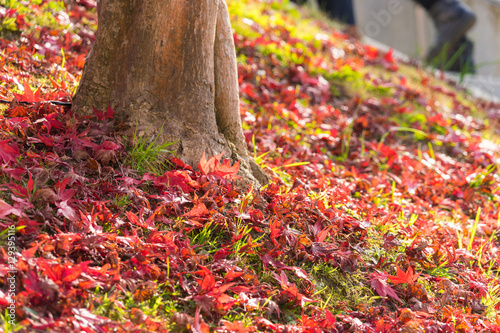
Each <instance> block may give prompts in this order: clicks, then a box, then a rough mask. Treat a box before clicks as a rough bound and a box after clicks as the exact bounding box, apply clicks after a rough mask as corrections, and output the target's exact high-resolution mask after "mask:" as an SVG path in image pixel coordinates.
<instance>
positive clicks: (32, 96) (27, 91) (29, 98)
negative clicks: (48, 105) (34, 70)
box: [12, 81, 42, 103]
mask: <svg viewBox="0 0 500 333" xmlns="http://www.w3.org/2000/svg"><path fill="white" fill-rule="evenodd" d="M23 88H24V93H23V94H16V93H12V94H13V95H14V97H16V99H17V100H18V101H19V102H27V103H33V102H39V101H41V100H42V98H41V97H40V88H38V90H37V91H35V92H34V93H33V90H31V87H30V85H29V83H28V82H26V81H25V82H24V83H23Z"/></svg>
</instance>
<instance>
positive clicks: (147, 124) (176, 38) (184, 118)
mask: <svg viewBox="0 0 500 333" xmlns="http://www.w3.org/2000/svg"><path fill="white" fill-rule="evenodd" d="M97 10H98V21H99V26H98V30H97V35H96V42H95V45H94V48H93V50H92V52H91V53H90V54H89V57H88V59H87V63H86V64H85V68H84V71H83V75H82V79H81V82H80V86H79V87H78V90H77V92H76V94H75V96H74V99H73V105H74V110H75V112H77V113H80V114H91V113H92V110H93V108H94V107H95V108H97V109H106V108H107V107H108V106H109V105H110V106H111V107H112V108H113V109H114V110H115V117H116V120H115V121H116V122H117V123H123V124H126V127H127V128H128V129H126V132H128V133H127V134H129V135H130V136H131V135H132V134H134V133H136V134H137V135H146V136H159V137H158V139H159V140H157V141H158V142H175V144H174V145H173V146H172V147H173V149H175V150H176V151H177V156H178V157H179V158H181V159H182V160H183V161H184V162H186V163H188V164H191V165H193V166H196V163H197V162H199V160H200V158H201V156H202V155H203V152H205V153H206V154H207V155H208V156H211V155H212V156H214V155H217V154H220V153H221V152H222V151H225V152H226V154H227V155H226V156H225V157H226V158H228V157H230V158H232V159H233V160H241V169H240V170H241V176H242V177H244V178H246V179H248V180H250V181H251V182H253V183H256V184H257V183H260V184H265V183H267V177H266V175H265V173H264V172H263V170H262V169H261V168H260V167H259V166H257V165H256V164H255V162H254V161H253V159H252V158H251V157H250V156H249V155H248V150H247V147H246V143H245V140H244V137H243V133H242V129H241V117H240V114H239V97H238V74H237V65H236V54H235V47H234V42H233V37H232V31H231V25H230V21H229V14H228V11H227V5H226V3H225V0H197V1H192V0H162V1H160V0H101V1H100V2H98V8H97Z"/></svg>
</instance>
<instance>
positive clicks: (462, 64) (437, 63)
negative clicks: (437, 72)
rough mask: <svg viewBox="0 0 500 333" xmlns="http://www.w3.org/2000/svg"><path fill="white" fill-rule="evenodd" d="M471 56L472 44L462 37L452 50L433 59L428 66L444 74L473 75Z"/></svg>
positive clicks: (472, 51) (473, 66) (473, 65)
mask: <svg viewBox="0 0 500 333" xmlns="http://www.w3.org/2000/svg"><path fill="white" fill-rule="evenodd" d="M443 52H444V51H443ZM473 55H474V43H473V42H472V41H471V40H470V39H468V38H467V37H465V36H463V37H462V38H460V40H459V41H458V42H457V44H456V45H455V46H454V47H453V48H451V49H449V50H446V54H445V55H444V56H442V57H441V56H439V57H437V58H435V59H433V60H432V61H431V63H430V64H431V65H432V66H433V67H435V68H438V69H441V70H443V71H445V72H455V73H460V74H475V64H474V59H473Z"/></svg>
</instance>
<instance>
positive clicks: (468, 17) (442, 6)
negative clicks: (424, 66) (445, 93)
mask: <svg viewBox="0 0 500 333" xmlns="http://www.w3.org/2000/svg"><path fill="white" fill-rule="evenodd" d="M429 15H430V16H431V18H432V21H433V22H434V25H435V26H436V30H437V39H436V43H435V44H434V46H433V47H432V48H431V49H430V51H429V53H428V54H427V61H431V60H433V59H435V58H437V57H439V56H440V55H441V54H442V52H443V50H444V51H446V49H450V50H451V49H453V48H455V46H456V44H457V43H458V42H459V41H460V39H461V38H462V37H464V36H465V34H466V32H467V31H468V30H469V29H470V28H472V27H473V26H474V24H475V23H476V15H475V14H474V12H473V11H472V10H471V9H470V8H469V7H467V6H466V5H464V4H462V3H461V2H459V1H458V0H438V2H437V3H436V4H435V5H433V6H432V7H431V8H430V9H429Z"/></svg>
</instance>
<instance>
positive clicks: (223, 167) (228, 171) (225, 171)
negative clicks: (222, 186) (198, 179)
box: [198, 152, 241, 180]
mask: <svg viewBox="0 0 500 333" xmlns="http://www.w3.org/2000/svg"><path fill="white" fill-rule="evenodd" d="M224 153H225V152H222V153H220V154H219V155H217V156H212V157H210V158H209V159H208V161H207V158H206V156H205V152H203V156H202V157H201V160H200V163H198V169H200V171H201V173H202V174H204V175H210V174H212V175H215V176H218V177H221V178H224V179H229V180H235V179H240V178H241V177H240V176H238V171H239V170H240V161H238V162H236V163H234V164H233V165H232V166H231V162H230V161H229V160H223V161H222V163H221V158H222V156H223V155H224Z"/></svg>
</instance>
